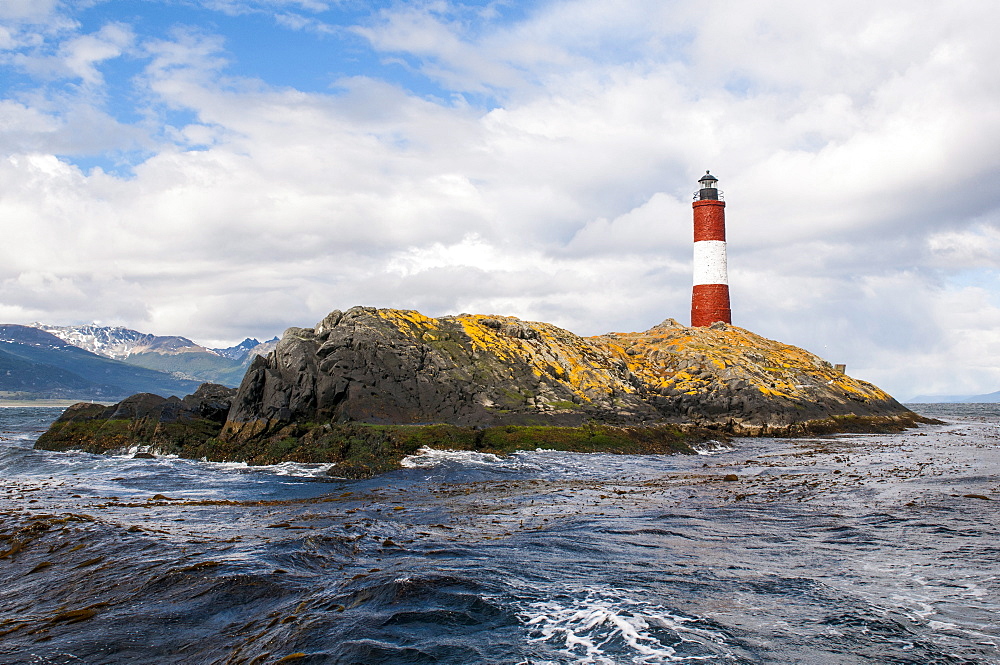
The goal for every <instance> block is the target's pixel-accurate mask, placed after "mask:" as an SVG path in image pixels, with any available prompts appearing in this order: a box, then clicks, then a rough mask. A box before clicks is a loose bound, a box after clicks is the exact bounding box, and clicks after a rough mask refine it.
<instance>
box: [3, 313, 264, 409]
mask: <svg viewBox="0 0 1000 665" xmlns="http://www.w3.org/2000/svg"><path fill="white" fill-rule="evenodd" d="M276 344H277V337H275V338H274V339H273V340H269V341H268V342H263V343H262V342H260V341H258V340H256V339H251V338H247V339H246V340H244V341H243V342H241V343H239V344H237V345H236V346H232V347H229V348H222V349H212V348H207V347H204V346H201V345H199V344H197V343H195V342H193V341H191V340H190V339H187V338H186V337H178V336H158V335H151V334H148V333H141V332H139V331H136V330H131V329H129V328H123V327H120V326H114V327H109V326H98V325H82V326H52V325H45V324H42V323H34V324H31V325H30V326H23V325H17V324H0V396H4V397H7V398H15V399H17V398H20V399H35V398H59V399H97V400H108V399H119V398H121V397H123V396H128V395H131V394H134V393H137V392H150V393H155V394H159V395H184V394H187V393H189V392H191V390H192V389H193V388H195V387H197V386H198V384H200V383H203V382H212V383H220V384H223V385H227V386H236V385H239V383H240V381H241V379H242V378H243V374H244V373H245V371H246V367H247V366H248V365H249V364H250V362H252V361H253V359H254V358H255V357H256V356H257V355H261V354H266V353H268V352H270V350H271V349H273V348H274V346H275V345H276Z"/></svg>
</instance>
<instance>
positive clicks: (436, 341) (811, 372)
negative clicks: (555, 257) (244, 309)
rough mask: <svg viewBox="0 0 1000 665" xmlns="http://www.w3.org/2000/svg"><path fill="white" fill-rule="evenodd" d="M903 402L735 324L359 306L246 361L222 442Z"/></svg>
mask: <svg viewBox="0 0 1000 665" xmlns="http://www.w3.org/2000/svg"><path fill="white" fill-rule="evenodd" d="M907 413H909V411H908V410H907V409H906V408H904V407H903V406H901V405H900V404H898V403H897V402H896V401H895V400H894V399H893V398H892V397H891V396H889V395H888V394H886V393H885V392H883V391H881V390H879V389H878V388H876V387H875V386H873V385H871V384H869V383H866V382H864V381H860V380H857V379H854V378H851V377H849V376H846V375H845V374H843V373H841V372H838V371H836V370H835V369H834V368H833V366H832V365H830V363H828V362H826V361H824V360H822V359H821V358H819V357H817V356H815V355H813V354H811V353H808V352H806V351H803V350H802V349H799V348H796V347H793V346H789V345H786V344H780V343H778V342H774V341H772V340H768V339H765V338H763V337H760V336H759V335H755V334H753V333H751V332H749V331H747V330H743V329H742V328H737V327H735V326H728V325H725V324H716V325H714V326H712V327H709V328H688V327H685V326H682V325H680V324H678V323H677V322H676V321H673V320H671V319H668V320H667V321H665V322H663V323H661V324H660V325H658V326H656V327H654V328H652V329H650V330H648V331H646V332H643V333H610V334H607V335H601V336H598V337H586V338H585V337H579V336H577V335H574V334H572V333H570V332H568V331H566V330H563V329H561V328H558V327H556V326H553V325H550V324H547V323H535V322H526V321H521V320H519V319H516V318H513V317H500V316H483V315H467V314H463V315H459V316H448V317H442V318H438V319H432V318H429V317H426V316H423V315H422V314H420V313H418V312H415V311H406V310H396V309H374V308H366V307H355V308H353V309H351V310H348V311H347V312H340V311H335V312H333V313H331V314H330V315H329V316H327V317H326V318H325V319H324V320H323V321H322V322H320V323H319V325H317V326H316V327H315V328H312V329H308V328H292V329H290V330H288V331H287V332H286V333H285V335H284V337H283V338H282V339H281V341H280V342H279V343H278V346H277V348H276V349H275V351H274V352H273V353H272V354H270V355H269V356H267V357H260V358H258V359H257V360H256V361H255V362H254V363H253V364H252V365H251V366H250V368H249V370H248V371H247V374H246V376H245V377H244V379H243V383H242V385H241V386H240V388H239V393H238V395H237V397H236V399H235V401H234V404H233V408H232V411H231V412H230V414H229V420H228V422H227V424H226V428H225V429H224V431H223V435H222V438H224V439H225V438H236V439H241V438H252V437H254V436H259V435H260V434H261V433H263V432H265V431H268V430H270V431H273V430H274V429H275V428H280V427H281V426H282V425H283V424H285V423H291V422H317V423H318V422H351V421H356V422H365V423H385V424H411V423H441V422H445V423H451V424H455V425H464V426H478V427H485V426H496V425H503V424H511V425H542V424H545V425H560V426H578V425H581V424H583V423H587V422H599V423H605V424H610V425H626V424H627V425H649V424H653V423H690V424H694V425H700V426H705V425H711V426H721V427H725V428H726V429H727V430H728V431H730V432H732V433H736V434H761V433H766V432H768V431H773V430H780V429H782V428H787V427H788V426H791V425H794V424H796V423H803V422H806V421H811V420H816V419H824V418H830V417H834V416H862V417H867V416H879V417H886V416H889V417H891V416H897V415H901V414H907Z"/></svg>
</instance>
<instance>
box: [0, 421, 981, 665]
mask: <svg viewBox="0 0 1000 665" xmlns="http://www.w3.org/2000/svg"><path fill="white" fill-rule="evenodd" d="M914 408H915V409H916V410H917V411H918V412H919V413H921V414H923V415H927V416H931V417H935V418H939V419H941V420H943V421H945V423H944V424H941V425H923V426H921V427H919V428H916V429H912V430H909V431H907V432H903V433H899V434H887V435H867V434H866V435H838V436H830V437H819V438H809V439H767V438H761V439H737V440H735V441H733V442H732V444H731V445H728V446H727V445H722V444H719V445H715V446H712V445H708V446H706V447H705V449H704V450H703V453H704V454H700V455H673V456H621V455H602V454H573V453H563V452H554V451H546V450H535V451H530V452H522V453H518V454H515V455H512V456H510V457H507V458H499V457H494V456H492V455H485V454H479V453H470V452H444V451H429V450H426V451H422V452H421V453H420V454H418V455H415V456H413V457H411V458H408V459H407V461H406V468H403V469H401V470H399V471H396V472H392V473H389V474H386V475H383V476H380V477H377V478H373V479H369V480H362V481H357V480H355V481H349V480H341V479H336V478H335V477H334V476H332V475H331V474H335V472H336V469H335V468H333V469H331V468H329V467H328V466H324V465H295V464H284V465H278V466H273V467H256V468H255V467H247V466H245V465H238V464H218V463H209V462H200V461H193V460H183V459H178V458H169V457H160V458H155V459H137V458H134V457H133V456H132V453H131V452H129V451H123V454H121V455H107V456H104V455H90V454H85V453H66V452H48V451H39V450H34V449H33V448H32V444H33V442H34V440H35V439H36V438H37V437H38V435H39V434H40V433H41V432H42V431H44V429H45V428H46V427H47V425H48V423H49V422H51V421H52V420H53V419H54V418H55V417H56V416H58V414H59V413H60V412H61V409H58V408H49V407H8V408H0V662H2V663H7V664H10V665H16V664H21V663H32V664H42V663H46V664H54V663H60V664H69V663H74V664H75V663H88V664H90V663H136V664H138V663H142V664H150V663H156V664H167V663H184V664H189V663H191V664H198V665H201V664H208V663H215V664H220V665H221V664H224V663H225V664H235V663H247V664H249V663H261V664H262V663H277V662H282V663H296V664H297V665H299V664H305V663H338V664H349V663H350V664H353V663H364V664H369V663H437V664H441V663H446V664H456V665H459V664H462V665H464V664H471V663H510V664H522V665H529V664H530V665H543V664H555V663H559V664H562V663H567V664H568V663H580V664H583V663H588V664H590V663H593V664H625V663H637V664H653V663H675V662H678V663H817V664H820V663H822V664H840V663H843V664H847V663H914V664H918V663H919V664H921V665H924V664H928V663H942V664H944V663H948V664H951V663H954V664H959V663H977V664H978V663H997V664H1000V518H998V511H997V507H998V505H1000V405H998V404H945V405H925V404H921V405H914Z"/></svg>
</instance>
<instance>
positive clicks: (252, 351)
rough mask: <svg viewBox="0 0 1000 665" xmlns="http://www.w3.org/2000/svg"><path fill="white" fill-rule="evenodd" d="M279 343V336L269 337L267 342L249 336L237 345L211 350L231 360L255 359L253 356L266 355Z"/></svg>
mask: <svg viewBox="0 0 1000 665" xmlns="http://www.w3.org/2000/svg"><path fill="white" fill-rule="evenodd" d="M277 345H278V338H277V337H275V338H274V339H269V340H267V341H266V342H261V341H258V340H257V339H254V338H252V337H247V338H246V339H245V340H243V341H242V342H240V343H239V344H237V345H236V346H230V347H229V348H226V349H211V351H215V352H216V353H218V354H219V355H220V356H223V357H225V358H229V359H231V360H246V359H250V360H253V356H266V355H267V354H268V353H270V352H271V351H273V350H274V347H276V346H277Z"/></svg>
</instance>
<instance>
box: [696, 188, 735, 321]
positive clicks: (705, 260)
mask: <svg viewBox="0 0 1000 665" xmlns="http://www.w3.org/2000/svg"><path fill="white" fill-rule="evenodd" d="M718 182H719V179H718V178H716V177H715V176H713V175H712V174H711V173H709V172H708V171H705V175H703V176H702V177H701V180H699V181H698V184H699V185H701V189H699V190H698V191H697V192H696V193H695V195H694V203H692V204H691V205H692V206H693V208H694V288H693V289H692V290H691V325H692V326H710V325H712V324H713V323H715V322H716V321H722V322H724V323H732V314H731V312H730V310H729V277H728V276H727V274H726V202H725V201H723V200H722V192H720V191H719V189H718V187H716V185H717V184H718Z"/></svg>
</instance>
